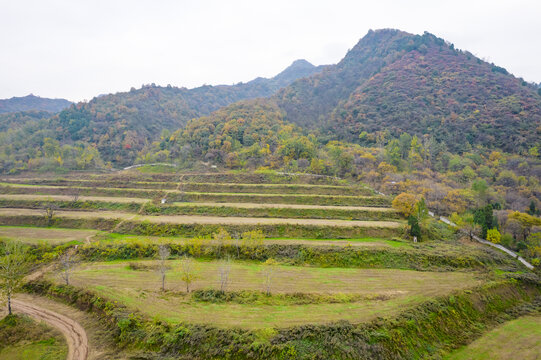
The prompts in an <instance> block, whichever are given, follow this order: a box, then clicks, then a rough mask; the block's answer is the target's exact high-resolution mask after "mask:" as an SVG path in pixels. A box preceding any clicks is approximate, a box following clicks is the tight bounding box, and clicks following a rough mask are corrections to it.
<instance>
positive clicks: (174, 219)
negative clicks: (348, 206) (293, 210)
mask: <svg viewBox="0 0 541 360" xmlns="http://www.w3.org/2000/svg"><path fill="white" fill-rule="evenodd" d="M2 215H4V216H17V215H27V216H28V215H33V216H43V212H42V211H41V210H37V209H21V208H3V209H0V216H2ZM56 217H59V218H70V219H90V218H108V219H120V220H121V222H120V223H119V224H117V226H116V227H115V229H113V232H114V231H115V230H116V229H118V228H120V225H121V224H123V223H124V222H126V221H130V220H133V219H134V218H135V217H137V220H138V221H148V222H151V223H154V224H162V223H169V224H203V225H211V224H212V225H308V226H336V227H354V226H356V227H371V228H376V227H379V228H398V227H400V226H402V225H403V223H402V222H399V221H377V220H373V221H371V220H366V221H365V220H335V219H295V218H251V217H234V216H229V217H223V216H196V215H159V216H152V215H133V214H130V213H121V212H115V211H65V210H59V211H57V212H56Z"/></svg>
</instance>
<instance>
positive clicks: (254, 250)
mask: <svg viewBox="0 0 541 360" xmlns="http://www.w3.org/2000/svg"><path fill="white" fill-rule="evenodd" d="M264 239H265V236H264V235H263V232H262V231H261V230H252V231H246V232H244V233H242V246H243V248H245V249H246V250H247V251H249V252H250V257H251V258H252V259H255V258H257V255H258V253H259V251H260V250H261V249H262V247H263V240H264Z"/></svg>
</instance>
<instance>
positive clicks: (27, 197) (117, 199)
mask: <svg viewBox="0 0 541 360" xmlns="http://www.w3.org/2000/svg"><path fill="white" fill-rule="evenodd" d="M0 199H6V200H42V201H46V200H59V201H73V196H69V195H37V194H0ZM79 201H106V202H107V201H110V202H114V203H138V204H142V203H146V202H148V201H150V199H142V198H125V197H107V196H79Z"/></svg>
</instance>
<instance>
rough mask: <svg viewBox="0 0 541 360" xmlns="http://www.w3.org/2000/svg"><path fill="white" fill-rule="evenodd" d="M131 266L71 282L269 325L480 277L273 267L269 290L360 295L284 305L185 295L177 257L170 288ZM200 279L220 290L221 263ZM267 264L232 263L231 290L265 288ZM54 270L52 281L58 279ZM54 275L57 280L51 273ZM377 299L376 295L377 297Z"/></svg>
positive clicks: (221, 321)
mask: <svg viewBox="0 0 541 360" xmlns="http://www.w3.org/2000/svg"><path fill="white" fill-rule="evenodd" d="M138 263H142V264H146V266H147V269H149V270H146V271H141V270H132V269H131V268H130V267H129V266H128V265H129V262H128V261H112V262H95V263H85V264H83V265H81V267H79V268H78V269H77V270H76V271H75V272H74V274H73V276H72V282H73V284H74V285H75V286H80V287H85V288H88V289H91V290H94V291H96V292H97V293H98V294H99V295H100V296H104V297H107V298H110V299H114V300H117V301H119V302H121V303H124V304H126V305H127V306H129V307H130V308H132V309H134V310H139V311H142V312H144V313H146V314H147V315H149V316H152V317H154V316H157V317H160V318H163V319H167V320H169V321H172V322H182V321H188V322H192V323H208V324H210V323H212V324H215V325H218V326H222V327H237V326H240V327H245V328H266V327H283V326H293V325H299V324H306V323H327V322H331V321H338V320H349V321H352V322H363V321H368V320H370V319H373V318H374V317H376V316H392V315H393V314H395V313H397V312H399V311H401V310H403V309H404V308H405V307H409V306H413V305H415V304H419V303H420V302H422V301H424V300H426V299H428V298H430V297H433V296H438V295H444V294H448V293H450V292H452V291H455V290H457V289H461V288H467V287H473V286H475V285H477V284H479V283H480V281H481V280H479V279H477V278H476V275H475V274H474V273H471V272H417V271H409V270H395V269H382V270H375V269H349V268H315V267H294V266H285V265H278V266H276V267H275V268H274V269H275V270H274V275H273V280H272V286H271V288H272V292H273V293H274V294H291V293H302V294H323V295H325V294H327V295H328V294H334V296H340V294H344V295H359V296H361V297H362V299H361V300H359V299H358V300H355V301H352V302H343V303H317V302H316V303H310V304H302V305H299V304H294V305H289V304H281V305H269V304H266V303H247V304H239V303H208V302H200V301H195V300H193V299H192V298H191V296H190V295H187V294H185V293H184V288H185V286H184V283H183V282H182V280H181V277H180V272H179V266H180V263H179V260H170V261H168V265H169V266H170V268H171V270H170V271H169V272H168V273H167V277H166V287H167V289H168V291H167V292H166V293H162V292H161V291H160V290H159V287H160V282H159V275H158V273H157V272H156V271H155V270H151V269H152V266H153V265H154V266H155V265H156V263H155V262H154V261H152V260H147V261H138ZM196 264H197V268H198V272H199V279H198V280H196V282H195V283H194V284H193V289H218V288H219V287H218V284H219V277H218V274H219V267H220V264H221V263H220V262H219V261H210V260H198V261H197V262H196ZM264 268H265V266H264V265H262V264H261V263H258V262H248V261H234V262H233V263H232V268H231V272H230V276H229V278H230V281H231V282H230V285H229V286H228V290H229V291H263V290H264V285H263V275H262V271H263V269H264ZM55 279H56V278H55V277H54V276H51V280H55ZM56 280H57V279H56ZM378 298H379V299H380V300H378Z"/></svg>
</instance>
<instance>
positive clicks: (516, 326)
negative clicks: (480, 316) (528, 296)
mask: <svg viewBox="0 0 541 360" xmlns="http://www.w3.org/2000/svg"><path fill="white" fill-rule="evenodd" d="M540 358H541V315H535V316H525V317H521V318H518V319H516V320H512V321H509V322H507V323H505V324H503V325H501V326H499V327H497V328H496V329H494V330H492V331H490V332H488V333H487V334H485V335H483V336H482V337H481V338H479V339H477V340H475V341H474V342H473V343H471V344H469V345H468V346H466V347H464V348H462V349H460V350H458V351H456V352H455V353H453V354H452V355H450V356H449V357H447V358H446V359H447V360H484V359H491V360H507V359H521V360H537V359H540Z"/></svg>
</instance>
